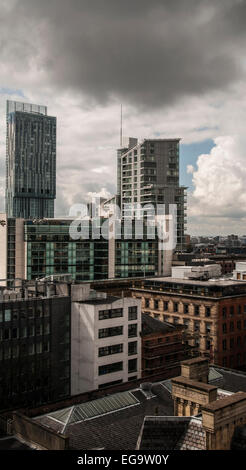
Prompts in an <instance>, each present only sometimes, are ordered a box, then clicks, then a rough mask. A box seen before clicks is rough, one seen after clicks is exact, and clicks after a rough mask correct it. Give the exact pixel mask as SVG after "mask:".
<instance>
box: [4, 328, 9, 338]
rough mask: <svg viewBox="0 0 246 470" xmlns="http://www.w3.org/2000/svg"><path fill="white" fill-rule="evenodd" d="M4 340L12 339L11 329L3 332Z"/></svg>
mask: <svg viewBox="0 0 246 470" xmlns="http://www.w3.org/2000/svg"><path fill="white" fill-rule="evenodd" d="M3 339H5V340H8V339H10V328H5V329H4V332H3Z"/></svg>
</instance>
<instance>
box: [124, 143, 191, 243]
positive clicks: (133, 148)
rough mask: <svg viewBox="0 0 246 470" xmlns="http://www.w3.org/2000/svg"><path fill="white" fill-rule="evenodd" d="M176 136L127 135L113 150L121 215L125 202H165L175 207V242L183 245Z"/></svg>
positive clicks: (182, 203)
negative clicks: (114, 151) (128, 137)
mask: <svg viewBox="0 0 246 470" xmlns="http://www.w3.org/2000/svg"><path fill="white" fill-rule="evenodd" d="M179 142H180V139H144V140H143V142H141V143H137V139H133V138H130V139H129V142H128V143H127V144H125V145H124V144H123V147H122V148H120V149H119V150H118V152H117V194H118V195H119V197H120V205H121V211H122V215H123V217H125V216H126V215H127V214H129V210H128V204H131V205H132V204H138V203H140V204H141V205H142V206H144V205H145V204H152V205H153V206H154V207H155V208H156V207H157V204H165V208H166V214H168V213H169V212H168V210H169V205H170V204H173V205H176V208H177V246H176V249H178V250H182V248H183V247H184V245H185V238H184V230H185V211H186V188H185V187H184V186H180V184H179Z"/></svg>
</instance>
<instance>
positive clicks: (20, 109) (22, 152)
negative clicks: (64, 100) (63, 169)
mask: <svg viewBox="0 0 246 470" xmlns="http://www.w3.org/2000/svg"><path fill="white" fill-rule="evenodd" d="M6 121H7V139H6V196H5V209H6V213H7V215H8V217H15V218H35V217H37V218H42V217H54V200H55V197H56V118H55V117H51V116H48V115H47V107H46V106H39V105H33V104H28V103H19V102H16V101H7V115H6Z"/></svg>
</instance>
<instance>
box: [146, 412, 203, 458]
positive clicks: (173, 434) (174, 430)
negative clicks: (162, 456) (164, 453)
mask: <svg viewBox="0 0 246 470" xmlns="http://www.w3.org/2000/svg"><path fill="white" fill-rule="evenodd" d="M205 438H206V436H205V431H204V430H203V428H202V421H201V419H200V418H191V417H176V416H162V417H160V416H158V417H146V418H145V420H144V424H143V427H142V431H141V437H140V444H139V449H140V450H165V449H167V450H205V449H206V440H205Z"/></svg>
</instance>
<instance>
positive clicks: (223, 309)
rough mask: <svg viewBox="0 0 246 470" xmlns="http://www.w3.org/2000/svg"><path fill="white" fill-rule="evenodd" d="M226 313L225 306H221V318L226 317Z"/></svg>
mask: <svg viewBox="0 0 246 470" xmlns="http://www.w3.org/2000/svg"><path fill="white" fill-rule="evenodd" d="M226 314H227V308H226V307H223V308H222V316H223V318H226Z"/></svg>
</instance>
